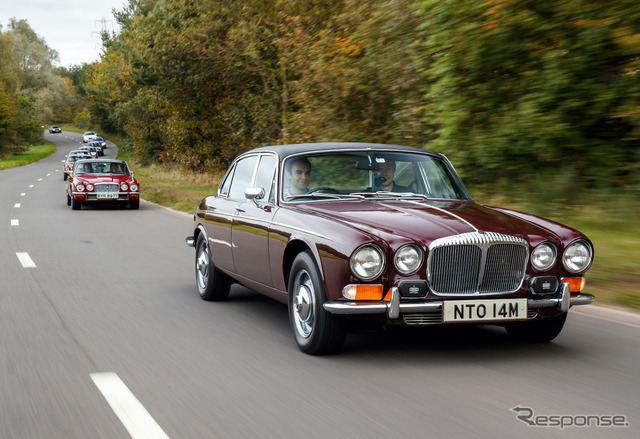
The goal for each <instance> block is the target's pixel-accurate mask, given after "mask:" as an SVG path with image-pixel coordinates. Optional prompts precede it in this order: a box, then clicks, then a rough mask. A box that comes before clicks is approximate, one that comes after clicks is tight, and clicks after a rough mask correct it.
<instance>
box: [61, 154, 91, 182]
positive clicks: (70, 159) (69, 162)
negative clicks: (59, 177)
mask: <svg viewBox="0 0 640 439" xmlns="http://www.w3.org/2000/svg"><path fill="white" fill-rule="evenodd" d="M90 158H91V155H89V154H86V153H85V152H84V151H78V152H75V153H74V152H72V153H69V155H68V156H67V159H66V160H63V161H62V163H64V165H63V174H64V175H63V179H64V181H67V178H68V177H69V174H70V173H71V171H72V170H73V165H74V164H75V163H76V162H77V161H78V160H85V159H90Z"/></svg>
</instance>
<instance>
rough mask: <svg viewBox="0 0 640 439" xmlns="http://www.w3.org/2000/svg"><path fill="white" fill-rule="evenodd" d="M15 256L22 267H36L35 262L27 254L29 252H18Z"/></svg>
mask: <svg viewBox="0 0 640 439" xmlns="http://www.w3.org/2000/svg"><path fill="white" fill-rule="evenodd" d="M16 256H17V257H18V260H19V261H20V263H21V264H22V268H36V264H35V262H33V259H31V256H29V253H21V252H18V253H16Z"/></svg>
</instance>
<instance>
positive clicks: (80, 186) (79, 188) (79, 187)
mask: <svg viewBox="0 0 640 439" xmlns="http://www.w3.org/2000/svg"><path fill="white" fill-rule="evenodd" d="M76 190H77V191H79V192H83V191H84V185H83V184H82V183H78V184H77V185H76Z"/></svg>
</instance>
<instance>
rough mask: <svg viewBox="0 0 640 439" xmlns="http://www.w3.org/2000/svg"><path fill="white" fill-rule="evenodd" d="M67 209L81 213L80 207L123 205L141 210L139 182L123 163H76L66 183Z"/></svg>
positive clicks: (110, 161)
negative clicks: (89, 205) (68, 207)
mask: <svg viewBox="0 0 640 439" xmlns="http://www.w3.org/2000/svg"><path fill="white" fill-rule="evenodd" d="M66 190H67V206H71V208H72V209H73V210H80V208H81V207H82V205H83V204H122V205H128V206H129V208H130V209H138V208H139V207H140V187H139V185H138V181H137V180H136V179H135V177H134V176H133V172H131V171H130V170H129V167H128V166H127V163H126V162H125V161H123V160H114V159H88V160H78V161H76V162H75V165H74V167H73V171H72V173H71V176H70V177H69V178H68V179H67V186H66Z"/></svg>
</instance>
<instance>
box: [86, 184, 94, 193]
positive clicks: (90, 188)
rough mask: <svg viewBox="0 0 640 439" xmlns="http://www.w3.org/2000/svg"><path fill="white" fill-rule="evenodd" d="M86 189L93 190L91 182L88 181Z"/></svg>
mask: <svg viewBox="0 0 640 439" xmlns="http://www.w3.org/2000/svg"><path fill="white" fill-rule="evenodd" d="M87 190H88V191H92V190H93V185H92V184H91V183H89V184H88V185H87Z"/></svg>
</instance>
